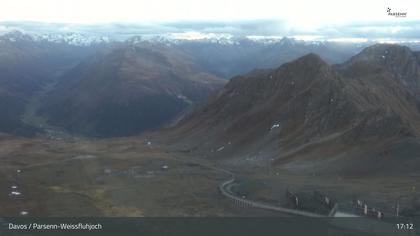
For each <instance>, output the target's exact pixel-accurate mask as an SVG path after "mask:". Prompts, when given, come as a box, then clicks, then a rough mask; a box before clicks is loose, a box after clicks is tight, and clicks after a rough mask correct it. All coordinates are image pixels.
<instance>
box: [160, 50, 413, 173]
mask: <svg viewBox="0 0 420 236" xmlns="http://www.w3.org/2000/svg"><path fill="white" fill-rule="evenodd" d="M419 72H420V60H419V53H418V52H414V51H411V50H410V49H409V48H408V47H405V46H399V45H391V44H377V45H373V46H370V47H367V48H365V49H363V50H362V51H361V52H360V53H359V54H357V55H355V56H353V57H352V58H350V59H349V60H348V61H346V62H344V63H341V64H336V65H332V66H331V65H329V64H328V63H326V62H325V61H324V60H323V59H321V58H320V57H319V56H318V55H316V54H313V53H310V54H307V55H305V56H303V57H301V58H299V59H297V60H294V61H292V62H289V63H285V64H283V65H281V66H280V67H278V68H276V69H265V70H254V71H252V72H250V73H248V74H245V75H242V76H236V77H234V78H232V79H231V80H230V81H229V82H228V83H227V84H226V86H225V87H224V88H223V89H222V90H221V91H220V92H219V93H218V94H217V96H214V97H212V98H211V99H210V100H209V101H208V102H207V103H206V104H204V105H202V106H201V107H199V108H197V109H196V110H195V111H194V112H192V113H191V114H190V115H189V116H188V117H186V118H185V119H183V120H182V121H180V122H179V123H178V124H177V125H176V126H174V127H172V128H170V129H168V130H166V131H165V132H164V133H165V135H166V137H167V139H168V142H169V143H171V144H172V145H173V146H174V147H177V148H181V149H182V150H184V151H186V152H194V153H197V155H203V156H207V157H208V158H216V159H217V158H219V159H220V160H223V161H224V162H225V163H226V164H234V165H235V166H239V165H248V166H261V165H262V166H265V165H267V164H268V163H271V164H273V165H277V166H284V167H287V168H288V169H292V170H297V171H307V172H314V171H315V172H316V171H320V170H323V171H326V170H328V171H333V172H340V173H351V174H356V173H357V174H359V175H362V174H365V173H369V172H372V171H375V173H386V172H388V173H391V172H393V171H399V173H402V172H401V170H404V171H405V172H410V171H414V170H415V169H416V166H418V164H419V163H418V158H416V157H417V154H418V152H419V151H420V143H419V139H418V137H419V134H420V105H419V104H420V100H419V95H420V90H419V87H418V85H419V83H420V76H419V75H420V74H419Z"/></svg>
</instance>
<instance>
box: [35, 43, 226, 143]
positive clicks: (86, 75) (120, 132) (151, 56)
mask: <svg viewBox="0 0 420 236" xmlns="http://www.w3.org/2000/svg"><path fill="white" fill-rule="evenodd" d="M61 81H62V83H60V84H59V85H58V86H57V89H55V90H54V91H53V92H52V93H51V94H50V95H49V96H48V97H47V99H46V100H45V105H44V106H43V107H42V109H41V111H40V112H41V114H43V115H45V116H47V117H48V118H49V120H50V122H52V123H53V124H55V125H58V126H61V127H64V128H66V129H67V130H68V131H71V132H74V133H79V134H83V135H87V136H96V137H112V136H126V135H135V134H139V133H141V132H143V131H145V130H152V129H155V128H157V127H159V126H161V125H163V124H165V123H167V122H169V121H171V119H174V118H175V116H176V115H178V114H179V113H180V112H181V111H183V110H184V109H185V108H186V107H187V106H190V105H192V104H194V103H197V102H200V101H202V100H203V99H205V98H207V97H208V96H209V95H210V94H212V93H214V92H215V91H217V90H218V89H219V88H221V87H222V86H223V84H224V81H223V80H221V79H219V78H217V77H215V76H213V75H211V74H208V73H206V72H204V70H203V69H201V68H200V67H199V66H197V65H196V64H195V63H194V62H192V61H191V59H190V58H189V57H188V56H187V55H185V54H183V53H181V52H179V51H177V50H172V49H171V48H168V47H166V46H164V45H156V44H149V43H141V44H131V43H127V44H125V45H122V46H119V47H116V48H113V49H110V50H107V51H104V52H101V53H98V54H97V55H95V56H94V57H92V58H89V59H88V60H86V61H85V62H83V63H81V64H80V65H78V66H77V67H75V68H74V69H73V70H71V71H70V72H68V73H67V74H65V75H64V78H62V79H61Z"/></svg>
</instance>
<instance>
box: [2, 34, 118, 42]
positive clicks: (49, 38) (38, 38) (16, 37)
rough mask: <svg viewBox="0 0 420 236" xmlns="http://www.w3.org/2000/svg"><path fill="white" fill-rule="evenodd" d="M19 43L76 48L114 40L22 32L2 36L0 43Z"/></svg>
mask: <svg viewBox="0 0 420 236" xmlns="http://www.w3.org/2000/svg"><path fill="white" fill-rule="evenodd" d="M17 41H34V42H51V43H64V44H69V45H75V46H91V45H96V44H106V43H109V42H111V41H112V40H111V39H109V37H106V36H93V35H85V34H78V33H51V34H35V33H23V32H21V31H12V32H7V33H5V34H3V35H0V42H17Z"/></svg>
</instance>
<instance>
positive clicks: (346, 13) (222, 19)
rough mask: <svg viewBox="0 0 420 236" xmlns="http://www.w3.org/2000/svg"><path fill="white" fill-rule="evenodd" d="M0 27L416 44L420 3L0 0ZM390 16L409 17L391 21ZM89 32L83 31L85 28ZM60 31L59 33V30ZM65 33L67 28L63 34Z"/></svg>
mask: <svg viewBox="0 0 420 236" xmlns="http://www.w3.org/2000/svg"><path fill="white" fill-rule="evenodd" d="M0 1H1V8H0V22H3V23H2V24H4V22H17V21H19V22H22V21H26V22H28V21H30V22H33V21H35V22H47V23H66V24H67V27H68V28H67V29H69V27H70V28H71V27H75V26H78V27H80V25H79V24H84V25H86V24H87V25H91V26H92V25H98V24H101V25H105V24H108V25H109V24H113V25H114V26H115V25H116V24H120V25H122V24H124V25H125V26H127V25H137V27H138V30H140V31H142V30H143V31H144V30H146V31H150V30H151V28H154V29H155V30H158V31H163V32H168V31H169V32H171V31H174V32H184V31H186V32H190V31H192V32H195V31H200V32H203V31H204V32H216V33H232V34H247V35H249V34H251V35H286V36H287V35H299V36H302V37H309V38H310V37H317V36H328V37H389V38H401V37H403V38H416V37H419V36H418V35H420V34H419V32H420V1H419V0H351V1H350V0H346V1H338V0H317V1H310V0H292V1H290V0H288V1H282V0H176V1H174V0H149V1H146V0H36V1H34V0H0ZM387 8H390V9H391V10H392V12H403V13H407V16H406V17H394V16H389V15H388V14H387ZM85 27H87V26H85ZM60 29H63V27H61V28H60ZM64 29H65V28H64Z"/></svg>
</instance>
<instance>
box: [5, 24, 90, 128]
mask: <svg viewBox="0 0 420 236" xmlns="http://www.w3.org/2000/svg"><path fill="white" fill-rule="evenodd" d="M93 50H96V47H94V46H92V47H84V46H83V47H79V46H74V45H68V44H66V43H52V42H46V41H39V40H36V39H35V38H33V37H32V36H29V35H26V34H23V33H21V32H18V31H17V32H11V33H8V34H5V35H2V36H0V96H1V97H2V99H1V104H0V109H1V110H2V111H3V116H2V118H0V131H5V132H11V133H17V134H24V135H30V134H33V133H34V129H33V128H30V127H28V126H27V125H25V124H24V123H22V122H21V116H22V114H23V112H24V110H25V105H26V103H27V101H28V99H30V98H31V96H32V95H33V94H34V93H35V92H37V91H40V90H41V89H42V88H43V86H45V85H46V84H49V83H51V82H53V80H54V79H55V78H56V77H57V75H58V74H60V73H62V71H64V70H66V69H68V68H69V67H71V66H73V65H74V64H75V63H77V62H78V61H80V60H81V59H82V58H84V57H86V56H87V55H89V54H90V53H91V52H92V51H93Z"/></svg>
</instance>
